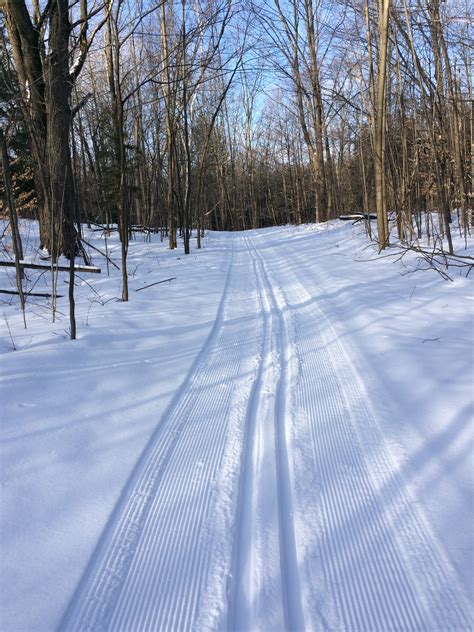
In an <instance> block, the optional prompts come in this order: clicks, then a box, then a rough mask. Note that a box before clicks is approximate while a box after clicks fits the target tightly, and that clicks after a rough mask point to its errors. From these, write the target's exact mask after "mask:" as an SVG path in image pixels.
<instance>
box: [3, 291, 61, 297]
mask: <svg viewBox="0 0 474 632" xmlns="http://www.w3.org/2000/svg"><path fill="white" fill-rule="evenodd" d="M0 294H19V292H18V290H0ZM23 294H24V296H41V297H42V298H51V297H52V296H53V295H52V294H50V293H49V292H23ZM55 296H56V298H62V296H63V295H62V294H56V295H55Z"/></svg>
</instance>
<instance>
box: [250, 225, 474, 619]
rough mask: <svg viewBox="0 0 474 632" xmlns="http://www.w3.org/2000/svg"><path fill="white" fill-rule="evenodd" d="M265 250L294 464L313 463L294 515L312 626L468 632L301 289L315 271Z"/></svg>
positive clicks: (437, 557) (321, 318) (459, 595)
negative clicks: (289, 353) (281, 309)
mask: <svg viewBox="0 0 474 632" xmlns="http://www.w3.org/2000/svg"><path fill="white" fill-rule="evenodd" d="M259 240H260V241H263V244H262V245H264V252H265V253H266V260H267V265H268V267H269V268H270V269H271V270H272V279H271V280H272V285H273V287H274V288H279V291H280V292H282V293H283V294H284V302H285V304H286V308H285V309H286V310H287V311H288V313H290V314H291V321H292V323H293V324H292V328H291V329H290V330H292V331H293V334H294V336H295V337H294V338H293V340H292V344H293V349H294V351H295V355H296V357H297V360H296V362H295V366H296V367H297V379H296V385H295V388H294V390H293V402H292V404H293V406H292V412H291V414H290V416H289V419H288V421H289V422H290V423H291V424H292V434H293V441H294V444H295V445H294V448H295V449H294V450H293V452H294V453H299V454H300V455H306V459H304V458H303V459H300V461H299V463H298V469H297V470H296V471H295V474H294V475H295V477H296V478H295V489H296V490H301V491H300V493H299V495H298V493H296V498H295V500H294V503H295V515H296V520H295V522H296V527H295V528H296V531H297V539H298V526H300V525H302V529H301V532H302V534H304V537H302V538H301V540H302V542H301V546H300V547H299V549H298V551H299V553H300V558H299V561H300V574H301V580H302V581H303V582H304V584H305V586H306V587H307V589H306V591H304V602H305V603H304V605H303V610H304V611H305V612H306V613H307V621H312V622H313V624H314V626H315V628H319V627H321V626H322V627H323V628H324V629H329V628H330V627H331V626H330V625H329V624H328V623H327V621H332V622H337V623H334V624H333V625H334V628H335V629H336V630H339V629H345V630H360V631H374V632H375V631H378V630H383V631H385V630H429V631H432V630H470V629H471V626H470V617H469V614H468V613H469V607H468V605H467V602H466V600H465V599H464V595H463V590H462V588H461V587H460V586H459V585H458V582H457V581H456V578H455V573H454V572H453V570H452V568H451V567H450V564H449V562H448V561H447V560H446V559H445V558H444V556H443V554H442V552H441V551H440V550H439V548H438V546H437V542H436V540H435V538H434V536H433V534H432V533H431V532H430V529H429V526H428V525H427V524H426V523H425V521H424V519H423V517H422V516H421V515H419V512H418V510H417V508H416V503H415V502H414V499H413V498H411V497H410V494H409V492H408V491H407V485H406V483H405V481H403V480H402V479H401V477H400V476H399V475H398V474H397V473H396V470H395V468H394V466H393V463H391V461H390V456H389V455H387V454H386V449H385V446H384V444H383V438H382V437H381V434H380V430H379V427H378V426H377V423H376V421H375V419H374V417H373V413H372V411H371V409H370V405H369V404H368V402H369V399H368V396H367V393H366V392H365V389H364V387H363V382H362V380H361V379H360V378H359V376H358V375H357V374H356V373H355V370H354V369H353V367H352V366H351V364H350V361H349V359H348V358H347V356H346V354H345V352H344V349H343V347H342V345H341V344H340V342H339V341H338V339H337V336H336V334H335V332H334V330H333V329H332V327H331V324H330V322H329V320H328V319H327V318H326V316H325V315H324V313H323V312H322V311H321V309H320V308H319V306H318V304H317V302H315V301H314V298H313V296H312V294H311V293H309V292H308V291H307V290H306V289H305V287H304V284H303V283H302V282H300V280H299V279H300V278H303V279H305V278H306V277H307V276H308V275H310V273H311V271H313V272H312V274H311V275H310V276H309V278H311V276H314V268H311V266H310V263H309V262H308V261H304V260H303V259H304V258H303V257H302V256H298V255H297V254H296V257H294V258H293V254H294V253H293V250H296V249H292V252H291V256H290V253H288V256H285V254H284V249H283V248H282V249H281V250H280V252H279V253H277V249H276V248H273V247H271V245H270V244H268V243H265V239H264V238H262V237H260V238H259ZM262 250H263V249H262ZM305 269H306V275H305V274H304V273H303V272H302V270H305ZM322 278H323V274H322V273H321V275H320V280H321V279H322ZM315 285H316V283H315ZM283 288H285V289H284V290H283ZM299 331H301V332H306V335H301V336H298V332H299ZM307 332H313V333H312V335H309V336H308V335H307ZM308 439H309V443H310V445H311V450H310V451H308V449H307V445H305V442H306V441H308ZM308 457H309V458H308ZM308 471H312V472H313V476H310V477H309V478H308ZM305 480H307V481H308V483H307V484H306V485H305ZM298 496H299V498H298ZM311 515H312V516H313V524H312V525H311V526H309V525H307V524H305V523H307V521H308V516H311ZM308 527H309V528H308ZM302 534H301V535H302ZM311 541H312V547H313V548H312V550H311V546H310V545H309V542H311ZM321 575H323V578H324V581H322V579H321ZM308 587H309V588H308ZM310 587H313V588H312V589H311V588H310ZM318 592H319V594H318ZM331 594H332V595H334V600H333V603H332V604H331V603H327V601H331V600H327V596H328V595H331ZM321 595H322V596H326V603H324V602H323V599H324V598H321ZM311 615H312V617H311ZM318 617H319V619H320V621H319V625H318V621H317V619H318ZM338 619H339V621H338Z"/></svg>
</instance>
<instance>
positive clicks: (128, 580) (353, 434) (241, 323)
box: [0, 222, 474, 632]
mask: <svg viewBox="0 0 474 632" xmlns="http://www.w3.org/2000/svg"><path fill="white" fill-rule="evenodd" d="M22 231H23V233H24V234H25V235H26V237H27V241H28V248H27V249H26V252H25V257H27V258H28V259H31V258H33V259H34V257H33V252H34V247H35V245H37V228H36V226H35V224H34V223H32V222H24V225H23V227H22ZM87 240H88V241H90V242H91V243H92V244H93V245H94V246H96V247H98V248H100V249H104V246H105V244H104V237H103V235H101V233H98V232H90V233H89V234H88V235H87ZM108 248H109V253H110V254H111V256H112V258H113V259H114V260H115V261H116V262H119V253H120V245H119V243H118V237H117V234H116V233H115V234H114V233H112V235H111V236H110V238H109V243H108ZM91 255H92V259H93V261H92V265H94V266H100V267H101V268H102V273H101V275H87V274H86V273H78V275H77V279H78V284H79V285H78V287H77V288H76V302H77V314H78V318H77V323H78V340H76V341H69V340H68V335H67V329H68V319H67V313H68V307H67V299H66V298H62V299H59V300H58V313H57V316H56V321H55V322H54V323H53V322H51V310H50V308H49V307H48V302H47V300H46V299H33V297H30V298H29V299H28V303H27V305H28V308H27V314H26V318H27V329H23V321H22V317H21V314H20V313H19V310H18V305H17V302H16V299H14V298H11V297H9V298H8V300H7V301H3V302H2V304H1V314H0V316H1V322H0V354H1V363H0V376H1V377H0V380H1V381H0V388H1V393H0V397H1V400H0V401H1V435H0V448H1V454H0V458H1V466H2V474H1V481H2V493H1V501H0V502H1V506H0V511H1V532H0V548H1V550H0V554H1V559H2V564H1V578H0V582H1V583H0V600H1V601H0V613H1V614H0V629H1V630H2V631H3V630H4V631H8V632H12V631H19V632H20V631H21V632H23V631H26V630H32V631H33V630H34V631H36V632H38V631H39V632H42V631H47V630H52V629H58V628H60V629H65V630H84V629H92V630H94V629H95V630H97V629H108V630H119V629H120V630H130V631H131V630H145V629H176V630H188V629H191V628H194V629H198V630H214V629H226V628H227V629H241V630H257V629H259V630H269V629H275V630H280V629H307V630H312V629H315V630H316V629H318V630H321V629H324V630H344V629H346V630H360V631H365V630H387V629H404V630H415V629H416V630H418V629H429V630H434V629H442V630H461V629H470V628H471V626H472V596H473V595H472V586H473V575H472V574H473V571H472V569H473V568H474V554H473V546H472V544H473V542H472V533H471V531H472V523H473V496H472V488H473V468H472V465H473V463H472V454H473V452H472V418H473V398H472V391H471V387H472V383H473V377H474V358H473V344H472V343H473V335H472V322H473V315H474V312H473V304H472V297H473V291H472V283H473V281H472V279H471V278H470V277H468V278H465V277H463V276H461V275H460V274H459V271H458V270H456V274H455V275H454V276H453V282H452V283H450V282H447V281H445V280H443V279H442V278H441V277H440V276H439V275H438V274H437V273H436V272H434V271H432V270H429V271H418V272H413V270H414V269H415V268H416V266H417V262H416V260H415V257H414V255H411V254H409V255H407V256H406V257H404V258H403V260H402V261H398V260H396V258H395V257H378V256H376V254H375V253H374V250H373V249H372V248H369V249H367V242H366V240H365V238H364V236H363V235H362V234H361V231H360V229H359V228H357V227H356V228H354V227H352V226H351V225H348V223H344V224H342V223H341V222H331V223H329V224H328V225H325V226H315V225H308V226H300V227H290V226H286V227H276V228H271V229H264V230H259V231H248V232H246V233H209V234H208V235H207V237H206V238H205V240H204V248H203V249H202V250H201V251H195V252H193V253H192V254H191V255H189V256H184V255H183V253H182V249H181V248H180V249H178V251H173V252H172V251H169V250H168V249H167V247H166V243H161V242H160V240H159V236H157V235H152V236H151V241H140V240H136V241H132V242H131V244H130V253H129V265H128V269H129V272H130V302H129V303H122V302H121V301H120V300H119V297H120V296H121V279H120V272H119V271H118V270H116V269H115V268H113V267H111V268H110V276H107V271H106V266H105V261H104V259H103V258H101V257H100V255H98V254H97V253H96V252H94V251H92V252H91ZM39 274H40V273H39V272H37V271H28V272H27V276H28V278H29V279H31V280H33V279H37V278H38V276H39ZM1 275H2V284H1V285H2V287H4V288H7V287H12V286H13V285H14V281H13V280H14V270H12V269H8V268H2V269H1ZM173 277H175V279H174V280H171V281H169V282H165V283H161V284H159V285H154V286H152V287H149V288H147V289H144V290H143V291H140V292H135V290H137V289H139V288H143V287H144V286H145V285H148V284H151V283H155V282H156V281H160V280H164V279H169V278H173ZM49 281H50V279H49V278H48V274H45V275H43V276H42V277H41V278H40V281H39V282H38V284H37V285H36V287H35V290H36V291H47V288H49V287H50V284H49ZM66 281H67V273H64V274H63V273H60V274H59V283H58V287H59V288H62V286H64V288H65V290H66V288H67V286H66V284H65V282H66ZM59 293H63V294H67V292H66V291H63V292H61V289H59ZM7 324H8V326H7ZM10 332H11V335H10ZM12 338H13V343H14V345H15V347H16V351H13V343H12Z"/></svg>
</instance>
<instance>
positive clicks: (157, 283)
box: [135, 277, 176, 292]
mask: <svg viewBox="0 0 474 632" xmlns="http://www.w3.org/2000/svg"><path fill="white" fill-rule="evenodd" d="M175 279H176V277H170V278H169V279H163V281H156V282H155V283H150V285H144V286H143V287H139V288H138V289H136V290H135V292H141V291H142V290H146V289H147V287H152V286H153V285H159V284H160V283H166V282H167V281H174V280H175Z"/></svg>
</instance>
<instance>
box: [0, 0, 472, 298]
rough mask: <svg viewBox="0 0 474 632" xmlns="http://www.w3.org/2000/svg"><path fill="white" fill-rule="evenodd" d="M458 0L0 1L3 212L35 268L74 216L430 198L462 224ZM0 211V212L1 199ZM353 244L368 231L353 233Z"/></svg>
mask: <svg viewBox="0 0 474 632" xmlns="http://www.w3.org/2000/svg"><path fill="white" fill-rule="evenodd" d="M470 11H471V7H470V3H469V0H450V1H449V2H444V1H441V0H322V1H321V0H285V1H283V0H266V1H264V0H192V1H191V0H175V1H174V2H168V1H161V2H157V1H156V0H140V1H139V2H138V1H137V0H101V1H99V0H96V1H95V2H91V1H90V0H80V1H79V2H78V1H75V0H54V1H50V0H48V1H47V0H33V1H32V2H28V1H27V0H0V15H1V17H2V18H3V24H2V25H1V29H0V31H1V43H2V46H1V51H0V73H1V74H0V99H1V103H0V117H1V124H2V128H3V130H4V136H5V138H6V142H7V144H8V153H9V161H10V169H11V175H12V182H13V192H14V195H13V203H16V205H17V206H18V210H19V212H20V214H21V213H22V214H23V215H25V216H30V217H36V218H38V219H39V221H40V233H41V241H42V245H43V246H44V247H46V248H47V249H48V250H49V251H50V253H51V254H52V257H53V260H55V259H56V258H57V257H58V256H59V255H60V254H65V255H66V256H67V257H69V258H72V259H74V257H76V256H78V255H79V254H81V252H82V251H81V247H80V243H81V225H82V223H84V222H87V221H95V222H101V223H104V224H111V223H114V224H117V225H118V227H119V231H120V238H121V242H122V267H123V284H124V291H123V298H124V300H127V298H128V289H127V271H126V258H127V248H128V241H129V239H130V237H131V235H132V231H131V226H132V225H133V224H140V225H144V226H147V227H150V228H154V229H159V230H161V231H162V234H163V236H166V238H167V239H168V240H169V245H170V247H171V248H174V247H175V246H176V244H177V240H178V239H179V238H182V239H183V240H184V248H185V252H186V253H188V252H189V251H190V249H191V237H192V235H194V236H195V237H196V246H197V247H198V248H199V247H200V239H201V235H202V231H203V230H205V229H207V228H209V229H218V230H237V229H246V228H257V227H262V226H267V225H272V224H281V223H286V222H293V223H300V222H309V221H320V222H324V221H326V220H328V219H330V218H333V217H337V216H338V215H340V214H346V213H353V212H366V213H368V212H376V214H377V231H374V232H373V234H374V235H375V238H376V239H378V243H379V246H380V248H381V249H382V248H384V247H385V246H386V245H387V244H388V243H389V239H390V235H389V222H388V214H389V213H391V214H392V215H393V217H395V218H396V226H397V231H398V237H400V238H401V239H404V240H406V241H412V240H413V239H416V238H417V237H419V236H420V235H421V232H422V230H423V224H424V221H425V216H426V211H427V210H433V209H435V210H436V211H437V212H438V215H439V222H438V225H439V230H440V232H441V234H442V235H443V236H445V237H446V243H447V248H448V250H449V252H452V250H453V246H452V240H451V231H450V224H451V219H452V214H453V213H456V214H457V215H459V224H460V226H461V230H462V231H464V232H465V233H466V234H467V232H468V231H469V209H470V207H472V194H473V193H472V170H473V163H472V145H473V127H474V121H473V96H472V83H471V77H472V66H471V64H472V60H471V56H470V51H471V47H472V40H471V39H470V31H469V29H470ZM5 206H6V205H5V204H4V208H5ZM370 234H371V235H372V231H370Z"/></svg>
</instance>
